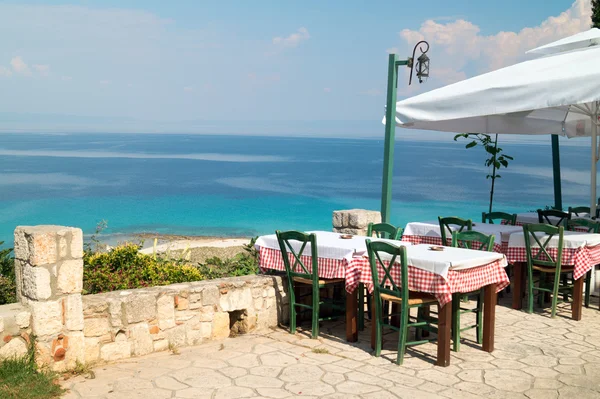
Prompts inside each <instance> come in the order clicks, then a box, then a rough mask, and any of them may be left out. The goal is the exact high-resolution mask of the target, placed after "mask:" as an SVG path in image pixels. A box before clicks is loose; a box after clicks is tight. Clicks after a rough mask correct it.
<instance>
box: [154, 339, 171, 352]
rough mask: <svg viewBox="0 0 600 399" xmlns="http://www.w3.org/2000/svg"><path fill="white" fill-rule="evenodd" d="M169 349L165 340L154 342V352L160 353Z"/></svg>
mask: <svg viewBox="0 0 600 399" xmlns="http://www.w3.org/2000/svg"><path fill="white" fill-rule="evenodd" d="M167 349H169V341H167V340H166V339H161V340H159V341H154V352H162V351H166V350H167Z"/></svg>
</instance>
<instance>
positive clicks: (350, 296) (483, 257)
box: [255, 231, 510, 366]
mask: <svg viewBox="0 0 600 399" xmlns="http://www.w3.org/2000/svg"><path fill="white" fill-rule="evenodd" d="M308 233H314V234H315V235H316V238H317V240H316V241H317V254H318V257H319V259H318V260H317V264H318V267H319V270H318V275H319V277H321V278H343V279H344V283H345V289H346V340H347V341H349V342H356V341H357V340H358V328H357V327H358V324H357V317H358V289H357V288H358V286H359V284H361V283H362V284H364V285H365V286H366V287H367V288H368V289H372V285H373V280H372V276H371V268H370V264H369V259H368V254H367V248H366V239H367V237H364V236H353V237H352V238H350V239H343V238H341V237H342V236H343V235H341V234H339V233H332V232H326V231H313V232H308ZM371 240H373V241H375V240H378V241H381V240H383V241H388V242H390V243H393V244H394V245H403V246H405V247H406V250H407V259H408V262H409V267H408V270H409V276H408V284H409V289H410V290H412V291H420V292H426V293H431V294H433V295H434V296H435V297H436V299H437V300H438V353H437V361H436V364H437V365H439V366H448V365H449V364H450V341H451V324H452V322H451V320H452V305H451V303H452V294H453V293H468V292H472V291H475V290H479V289H482V288H483V289H484V322H483V330H484V331H483V348H482V349H483V350H484V351H487V352H492V351H493V350H494V335H495V334H494V327H495V306H496V302H497V292H498V291H501V290H502V289H504V288H505V287H506V286H507V285H508V284H509V283H510V282H509V279H508V275H507V274H506V271H505V267H506V266H507V264H508V263H507V260H506V257H505V256H504V255H503V254H501V253H495V252H485V251H476V250H470V249H462V248H450V247H444V248H443V250H441V251H440V250H433V249H432V246H431V245H429V244H418V245H413V244H412V243H411V242H407V241H396V240H384V239H377V238H371ZM255 246H256V248H257V250H258V253H259V265H260V268H261V270H269V269H270V270H279V271H285V265H284V262H283V258H282V255H281V251H280V250H279V245H278V244H277V239H276V236H275V235H268V236H261V237H259V238H258V239H257V240H256V243H255ZM305 253H310V249H305ZM302 260H303V262H305V264H307V265H310V261H311V257H310V256H307V255H302ZM394 270H395V271H396V273H398V270H400V268H399V267H398V268H395V267H393V268H392V272H393V271H394Z"/></svg>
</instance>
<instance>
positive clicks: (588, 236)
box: [506, 231, 600, 320]
mask: <svg viewBox="0 0 600 399" xmlns="http://www.w3.org/2000/svg"><path fill="white" fill-rule="evenodd" d="M536 236H537V237H538V239H539V240H540V242H542V243H545V242H546V240H547V239H548V237H549V236H548V235H546V234H544V233H536ZM533 241H534V240H532V246H533V247H534V248H535V247H538V245H537V243H535V242H533ZM546 249H547V251H548V253H549V254H550V255H551V256H553V257H556V256H557V254H558V235H554V236H553V237H552V238H551V239H550V240H549V241H548V243H547V248H546ZM506 258H507V259H508V261H509V262H510V263H511V264H514V277H513V280H514V291H515V292H514V294H513V300H512V307H513V309H522V307H523V296H524V292H525V285H526V284H525V282H526V279H525V273H526V269H527V249H526V247H525V236H524V233H515V234H511V236H510V238H509V242H508V248H507V251H506ZM561 261H562V264H563V265H572V266H573V283H574V287H573V302H572V304H571V313H572V314H571V318H572V319H573V320H581V313H582V307H583V283H584V280H585V275H586V273H588V272H589V271H590V270H591V269H592V268H593V267H594V265H596V264H599V263H600V234H594V233H587V232H579V231H564V233H563V251H562V258H561Z"/></svg>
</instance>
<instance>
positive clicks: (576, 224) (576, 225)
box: [567, 219, 600, 309]
mask: <svg viewBox="0 0 600 399" xmlns="http://www.w3.org/2000/svg"><path fill="white" fill-rule="evenodd" d="M567 229H568V230H571V231H581V230H583V229H586V230H587V232H588V233H593V234H598V233H600V221H598V220H589V219H571V220H569V222H568V224H567ZM596 266H598V265H594V267H592V269H591V270H590V271H589V272H587V274H586V275H585V296H584V305H585V307H586V308H589V307H590V297H591V286H590V284H591V282H592V273H593V272H594V271H595V270H596ZM599 309H600V307H599Z"/></svg>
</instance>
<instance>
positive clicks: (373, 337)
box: [371, 295, 380, 349]
mask: <svg viewBox="0 0 600 399" xmlns="http://www.w3.org/2000/svg"><path fill="white" fill-rule="evenodd" d="M371 309H372V312H373V313H372V315H373V316H372V317H371V349H375V343H376V341H377V334H376V331H377V330H376V327H377V326H376V324H377V320H379V317H380V316H379V315H378V314H377V308H376V307H375V295H371Z"/></svg>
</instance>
